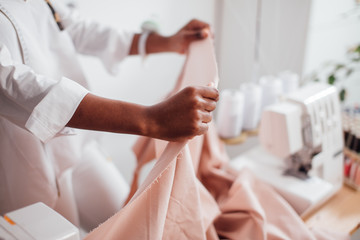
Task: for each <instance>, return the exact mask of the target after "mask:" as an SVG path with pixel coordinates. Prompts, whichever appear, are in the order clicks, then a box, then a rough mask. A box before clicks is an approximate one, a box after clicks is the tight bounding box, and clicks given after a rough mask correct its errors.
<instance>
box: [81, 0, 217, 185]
mask: <svg viewBox="0 0 360 240" xmlns="http://www.w3.org/2000/svg"><path fill="white" fill-rule="evenodd" d="M77 3H78V8H79V10H80V12H81V13H82V15H84V16H85V17H86V18H92V19H96V20H97V21H100V22H103V23H104V24H110V25H111V26H113V27H115V28H118V29H124V28H125V29H129V30H135V31H139V30H140V26H141V23H142V22H143V21H144V20H148V19H155V20H156V21H158V22H159V24H160V30H161V33H162V34H164V35H170V34H173V33H175V32H176V31H177V30H178V29H179V28H180V27H182V26H183V25H184V24H186V23H187V22H188V21H190V20H191V19H192V18H198V19H200V20H204V21H206V22H209V23H211V24H213V22H214V0H181V1H180V0H101V1H100V0H78V1H77ZM183 60H184V58H183V57H182V56H179V55H176V54H160V55H157V56H150V57H148V59H146V61H145V62H143V61H142V60H141V59H140V58H139V57H129V58H128V59H126V60H125V61H124V62H123V64H122V67H121V71H120V73H119V74H118V75H117V76H110V75H109V74H108V73H107V72H106V71H105V70H104V69H103V67H102V65H101V64H100V63H99V62H98V61H97V60H96V59H92V58H87V57H84V58H82V62H83V66H84V70H85V73H86V75H87V76H88V79H89V80H90V86H91V87H92V90H93V92H95V93H97V94H99V95H101V96H105V97H110V98H115V99H122V100H126V101H131V102H135V103H140V104H152V103H155V102H157V101H159V100H160V99H161V98H162V97H163V96H164V95H165V94H166V93H167V92H168V91H169V90H170V89H171V88H172V87H173V85H174V83H175V80H176V78H177V76H178V73H179V71H180V68H181V66H182V63H183ZM135 139H136V137H134V136H130V135H119V134H105V138H104V143H105V152H107V153H108V154H109V156H110V157H111V158H112V159H113V160H114V162H115V164H116V165H117V166H118V167H119V169H120V171H121V172H122V173H123V174H124V176H125V178H126V179H127V180H128V181H129V180H130V179H131V176H132V172H133V168H134V166H135V158H134V155H133V153H132V151H131V146H132V145H133V143H134V141H135Z"/></svg>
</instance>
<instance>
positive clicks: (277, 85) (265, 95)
mask: <svg viewBox="0 0 360 240" xmlns="http://www.w3.org/2000/svg"><path fill="white" fill-rule="evenodd" d="M260 86H261V89H262V100H261V111H262V110H264V108H265V107H266V106H269V105H271V104H274V103H277V102H278V101H279V97H280V96H281V94H282V83H281V80H280V79H279V78H276V77H274V76H263V77H261V78H260Z"/></svg>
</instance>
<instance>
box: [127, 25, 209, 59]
mask: <svg viewBox="0 0 360 240" xmlns="http://www.w3.org/2000/svg"><path fill="white" fill-rule="evenodd" d="M209 32H210V26H209V24H207V23H205V22H202V21H199V20H196V19H194V20H191V21H190V22H189V23H188V24H186V25H185V26H184V27H183V28H181V29H180V30H179V31H178V32H177V33H175V34H174V35H172V36H169V37H164V36H161V35H159V34H157V33H151V34H150V35H149V37H148V39H147V41H146V53H147V54H151V53H160V52H176V53H180V54H185V53H186V52H187V51H188V48H189V45H190V43H191V42H193V41H197V40H201V39H204V38H207V37H208V35H209ZM139 38H140V34H136V35H135V36H134V39H133V42H132V44H131V48H130V52H129V54H130V55H135V54H138V53H139V52H138V44H139Z"/></svg>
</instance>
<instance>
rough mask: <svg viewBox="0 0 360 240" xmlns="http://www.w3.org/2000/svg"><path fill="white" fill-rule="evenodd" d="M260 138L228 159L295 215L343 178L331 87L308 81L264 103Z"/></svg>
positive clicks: (337, 111) (338, 119)
mask: <svg viewBox="0 0 360 240" xmlns="http://www.w3.org/2000/svg"><path fill="white" fill-rule="evenodd" d="M259 138H260V143H261V146H257V147H255V148H253V149H251V150H249V151H247V152H245V153H244V154H243V155H241V156H239V157H237V158H236V159H234V160H233V161H232V163H231V164H232V166H233V167H234V168H236V169H240V168H242V167H244V166H246V167H248V168H250V169H252V170H253V171H254V173H255V174H256V175H257V176H258V177H259V178H261V179H263V180H264V181H266V182H268V183H270V184H271V185H273V186H274V187H275V189H276V190H277V191H278V192H279V193H280V194H281V195H282V196H283V197H284V198H285V199H286V200H287V201H288V202H289V203H290V204H291V205H292V206H293V207H294V209H295V210H296V211H297V213H298V214H300V215H302V216H303V215H306V214H307V213H309V212H310V211H311V210H313V209H314V208H315V207H317V206H318V205H320V204H321V203H323V202H325V201H326V200H327V199H329V198H330V197H331V196H332V195H333V194H334V193H336V192H337V191H338V190H339V189H340V188H341V186H342V183H343V181H342V180H343V154H342V149H343V139H342V126H341V112H340V106H339V100H338V94H337V91H336V88H335V87H332V86H329V85H326V84H321V83H314V84H311V85H308V86H305V87H303V88H301V89H299V90H298V91H297V92H295V93H292V94H291V95H290V96H287V97H285V99H284V100H283V101H282V102H281V103H278V104H274V105H272V106H269V107H268V108H266V110H265V111H264V112H263V115H262V119H261V125H260V136H259Z"/></svg>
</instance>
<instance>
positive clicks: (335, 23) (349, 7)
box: [303, 0, 360, 103]
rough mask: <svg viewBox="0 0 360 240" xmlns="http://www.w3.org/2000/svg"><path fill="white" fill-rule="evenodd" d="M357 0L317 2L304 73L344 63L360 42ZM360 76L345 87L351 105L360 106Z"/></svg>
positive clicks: (313, 14) (321, 0)
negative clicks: (350, 51)
mask: <svg viewBox="0 0 360 240" xmlns="http://www.w3.org/2000/svg"><path fill="white" fill-rule="evenodd" d="M355 6H356V4H355V1H354V0H313V3H312V6H311V15H310V23H309V29H308V37H307V47H306V49H305V52H306V55H305V61H304V63H305V64H304V69H303V71H304V74H305V75H309V74H311V73H312V72H313V71H316V70H319V69H321V68H322V66H323V65H324V64H325V63H327V62H330V61H334V62H342V61H344V60H345V53H346V51H347V50H348V49H349V48H351V47H352V46H354V45H356V44H359V43H360V6H358V7H357V8H355ZM359 79H360V73H359V72H357V74H354V75H353V76H351V78H349V79H348V80H347V81H345V82H344V85H345V86H346V87H347V90H348V99H347V102H348V103H355V102H357V103H360V94H359V92H360V81H359Z"/></svg>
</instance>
